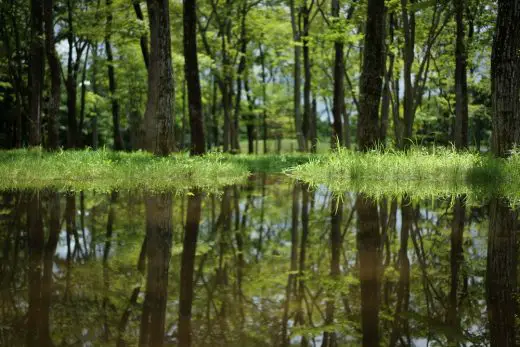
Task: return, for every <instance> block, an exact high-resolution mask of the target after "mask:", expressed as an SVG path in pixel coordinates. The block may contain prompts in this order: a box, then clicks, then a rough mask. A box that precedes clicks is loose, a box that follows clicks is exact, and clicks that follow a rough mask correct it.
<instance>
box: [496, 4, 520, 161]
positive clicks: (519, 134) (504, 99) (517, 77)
mask: <svg viewBox="0 0 520 347" xmlns="http://www.w3.org/2000/svg"><path fill="white" fill-rule="evenodd" d="M491 92H492V100H493V117H492V124H493V146H492V149H493V153H494V154H495V155H497V156H500V157H505V156H508V155H509V154H510V153H509V152H510V150H511V149H512V148H513V146H515V145H518V144H519V143H520V4H519V3H518V0H499V1H498V15H497V22H496V27H495V36H494V38H493V49H492V53H491Z"/></svg>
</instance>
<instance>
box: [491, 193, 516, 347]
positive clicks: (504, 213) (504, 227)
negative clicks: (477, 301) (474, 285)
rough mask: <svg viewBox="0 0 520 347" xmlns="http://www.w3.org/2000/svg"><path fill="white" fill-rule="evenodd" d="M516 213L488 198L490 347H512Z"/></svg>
mask: <svg viewBox="0 0 520 347" xmlns="http://www.w3.org/2000/svg"><path fill="white" fill-rule="evenodd" d="M517 218H518V216H517V213H516V212H515V211H512V210H511V208H510V204H509V201H507V200H505V199H503V198H496V197H495V198H492V199H491V202H490V211H489V234H488V253H487V276H486V291H487V307H488V319H489V332H490V341H491V346H493V347H495V346H496V347H498V346H500V347H509V346H516V318H515V317H516V307H517V297H516V292H517V262H518V258H517V243H516V234H517V233H518V221H517Z"/></svg>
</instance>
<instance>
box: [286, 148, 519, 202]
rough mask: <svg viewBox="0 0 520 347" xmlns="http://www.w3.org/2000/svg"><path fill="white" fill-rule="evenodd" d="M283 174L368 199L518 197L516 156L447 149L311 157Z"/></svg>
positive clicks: (515, 198) (418, 149)
mask: <svg viewBox="0 0 520 347" xmlns="http://www.w3.org/2000/svg"><path fill="white" fill-rule="evenodd" d="M286 172H287V173H288V174H289V175H290V176H292V177H294V178H297V179H300V180H302V181H305V182H308V183H310V184H311V185H314V186H316V185H320V184H323V185H326V186H327V187H328V188H330V189H332V190H333V191H336V192H344V191H361V192H365V193H367V194H369V195H371V196H382V195H400V194H403V193H409V194H412V195H414V196H419V197H422V196H428V195H430V196H433V195H453V194H466V195H468V196H472V197H477V198H478V197H483V196H488V195H492V194H500V195H503V196H506V197H509V198H511V199H513V200H519V198H520V155H513V156H512V157H511V158H509V159H507V160H506V159H497V158H493V157H490V156H484V155H482V154H478V153H471V152H466V153H457V152H455V151H453V150H449V149H430V150H426V149H420V148H415V149H412V150H410V151H409V152H407V153H403V152H395V151H386V152H383V151H373V152H369V153H365V154H361V153H355V152H350V151H346V150H342V151H340V152H339V153H335V154H328V155H322V156H319V157H314V158H312V159H311V160H310V161H309V162H308V163H306V164H302V165H299V166H296V167H293V168H291V169H289V170H287V171H286Z"/></svg>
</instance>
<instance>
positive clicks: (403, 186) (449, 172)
mask: <svg viewBox="0 0 520 347" xmlns="http://www.w3.org/2000/svg"><path fill="white" fill-rule="evenodd" d="M251 173H270V174H273V173H274V174H276V173H278V174H287V175H289V176H291V177H294V178H296V179H299V180H302V181H305V182H307V183H309V184H311V185H315V186H317V185H326V186H328V187H329V188H330V189H331V190H332V191H334V192H345V191H357V192H364V193H366V194H368V195H371V196H376V197H378V196H383V195H389V194H390V195H401V194H405V193H408V194H411V195H413V196H414V197H416V198H420V197H424V196H431V195H454V194H455V195H460V194H464V195H467V196H470V197H477V198H478V197H481V196H488V195H490V194H495V193H499V194H500V195H504V196H506V197H508V198H510V199H514V200H515V201H520V177H519V176H520V155H513V156H512V157H510V158H509V159H497V158H493V157H491V156H489V155H483V154H479V153H476V152H464V153H457V152H455V151H454V150H451V149H445V148H430V149H424V148H413V149H411V150H409V151H408V152H406V153H404V152H398V151H392V150H388V151H374V152H369V153H364V154H362V153H357V152H352V151H348V150H340V151H339V152H334V153H326V154H303V153H289V154H267V155H262V154H259V155H247V154H238V155H227V154H221V153H210V154H208V155H205V156H203V157H189V155H188V154H187V153H180V154H174V155H171V156H168V157H164V158H159V157H154V156H153V155H151V154H148V153H144V152H132V153H127V152H113V151H109V150H99V151H92V150H81V151H59V152H55V153H48V152H45V151H42V150H10V151H0V177H1V178H0V189H25V188H28V189H41V188H46V187H52V188H60V189H73V190H105V191H108V190H112V189H147V190H152V191H156V190H188V189H193V188H201V189H204V190H206V191H208V190H216V189H218V188H220V187H222V186H224V185H230V184H235V183H239V182H242V181H244V180H245V179H246V178H247V177H248V176H249V175H250V174H251Z"/></svg>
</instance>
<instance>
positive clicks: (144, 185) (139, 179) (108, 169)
mask: <svg viewBox="0 0 520 347" xmlns="http://www.w3.org/2000/svg"><path fill="white" fill-rule="evenodd" d="M248 174H249V172H248V170H247V168H246V167H245V166H243V165H240V164H238V163H233V162H231V161H229V160H225V158H224V157H223V156H221V155H217V154H212V155H208V156H205V157H203V158H201V157H196V158H191V157H189V156H188V155H187V154H176V155H172V156H169V157H165V158H159V157H154V156H152V155H151V154H148V153H145V152H134V153H125V152H112V151H108V150H99V151H90V150H85V151H61V152H56V153H47V152H44V151H41V150H36V149H33V150H11V151H0V189H41V188H49V187H51V188H57V189H68V190H102V191H108V190H113V189H118V190H120V189H147V190H153V191H157V190H186V189H190V188H195V187H199V188H202V189H206V190H211V189H218V188H219V187H222V186H224V185H229V184H234V183H238V182H240V181H242V180H244V179H245V178H246V177H247V176H248Z"/></svg>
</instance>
